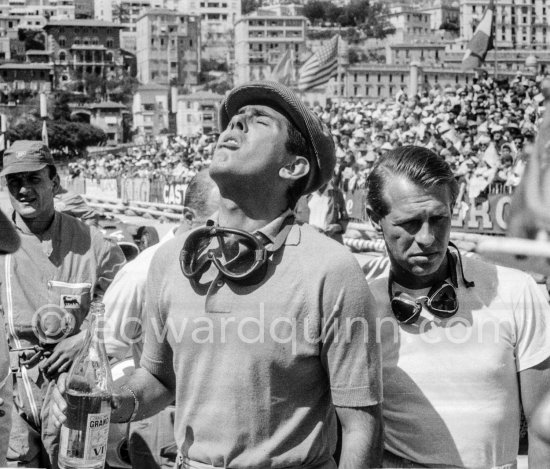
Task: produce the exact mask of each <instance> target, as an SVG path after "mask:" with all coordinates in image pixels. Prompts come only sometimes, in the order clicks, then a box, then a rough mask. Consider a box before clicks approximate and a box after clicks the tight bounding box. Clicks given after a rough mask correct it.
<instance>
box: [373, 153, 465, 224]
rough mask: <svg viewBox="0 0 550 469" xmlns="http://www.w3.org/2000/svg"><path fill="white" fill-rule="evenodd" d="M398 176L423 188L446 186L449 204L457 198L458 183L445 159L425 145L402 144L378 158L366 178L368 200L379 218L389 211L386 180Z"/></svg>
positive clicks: (452, 203)
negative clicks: (385, 195)
mask: <svg viewBox="0 0 550 469" xmlns="http://www.w3.org/2000/svg"><path fill="white" fill-rule="evenodd" d="M399 176H401V177H404V178H406V179H408V180H409V181H411V182H413V183H414V184H417V185H419V186H421V187H424V188H432V187H435V186H446V187H448V188H449V190H450V192H451V205H454V203H455V201H456V197H457V195H458V183H457V182H456V179H455V177H454V174H453V172H452V170H451V168H450V166H449V165H448V164H447V162H446V161H445V160H444V159H443V158H441V157H440V156H438V155H437V154H435V153H434V152H433V151H431V150H429V149H428V148H424V147H419V146H416V145H404V146H402V147H399V148H395V149H394V150H390V151H389V152H388V153H386V155H385V156H384V157H383V158H380V159H379V160H378V162H377V163H376V164H375V166H374V167H373V169H372V172H371V173H370V175H369V177H368V179H367V204H368V205H369V207H370V208H371V210H372V211H373V212H374V213H375V214H376V216H378V217H379V218H384V217H385V216H386V215H387V214H388V212H389V209H388V206H387V205H386V201H385V199H384V189H385V185H386V182H387V181H388V180H390V178H394V177H399Z"/></svg>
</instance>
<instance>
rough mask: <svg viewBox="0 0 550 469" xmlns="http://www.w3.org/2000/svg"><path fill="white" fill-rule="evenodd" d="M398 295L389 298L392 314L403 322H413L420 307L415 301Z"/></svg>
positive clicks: (418, 313)
mask: <svg viewBox="0 0 550 469" xmlns="http://www.w3.org/2000/svg"><path fill="white" fill-rule="evenodd" d="M398 295H399V294H397V295H396V296H394V297H393V298H392V300H391V309H392V311H393V314H394V316H395V317H396V319H397V320H398V321H399V322H401V323H403V324H413V323H414V322H416V320H417V319H418V316H419V315H420V310H421V309H422V307H421V306H420V305H419V304H418V303H416V302H415V301H411V300H408V299H406V298H400V297H399V296H398Z"/></svg>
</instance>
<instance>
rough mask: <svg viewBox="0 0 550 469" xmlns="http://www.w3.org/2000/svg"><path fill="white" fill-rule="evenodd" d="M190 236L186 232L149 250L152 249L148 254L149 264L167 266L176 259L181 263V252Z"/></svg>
mask: <svg viewBox="0 0 550 469" xmlns="http://www.w3.org/2000/svg"><path fill="white" fill-rule="evenodd" d="M188 234H189V232H185V233H182V234H179V235H176V236H175V237H173V238H170V239H165V240H162V241H161V242H160V243H159V244H156V245H155V246H152V247H151V248H149V249H151V251H149V252H148V253H147V256H148V257H149V263H150V264H151V265H158V264H159V263H160V264H161V265H165V266H167V265H168V264H169V263H171V262H173V261H174V259H176V260H177V261H178V262H179V256H180V251H181V249H182V248H183V243H184V242H185V240H186V239H187V236H188ZM152 248H154V249H152ZM143 254H145V252H144V253H143ZM140 255H141V254H140ZM138 257H139V256H138Z"/></svg>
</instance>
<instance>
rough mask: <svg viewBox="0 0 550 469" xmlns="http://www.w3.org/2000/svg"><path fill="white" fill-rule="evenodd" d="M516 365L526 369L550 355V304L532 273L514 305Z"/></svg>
mask: <svg viewBox="0 0 550 469" xmlns="http://www.w3.org/2000/svg"><path fill="white" fill-rule="evenodd" d="M514 319H515V325H516V343H515V354H516V368H517V371H518V372H519V371H523V370H526V369H528V368H532V367H534V366H536V365H538V364H539V363H541V362H543V361H544V360H545V359H546V358H548V357H549V356H550V305H549V304H548V300H547V298H546V297H545V295H544V293H543V292H542V291H541V289H540V288H539V287H538V286H537V284H536V283H535V281H534V280H533V279H532V278H531V277H530V276H529V277H527V278H526V282H525V284H524V286H523V289H522V290H521V293H520V294H519V296H518V301H517V302H516V303H515V305H514Z"/></svg>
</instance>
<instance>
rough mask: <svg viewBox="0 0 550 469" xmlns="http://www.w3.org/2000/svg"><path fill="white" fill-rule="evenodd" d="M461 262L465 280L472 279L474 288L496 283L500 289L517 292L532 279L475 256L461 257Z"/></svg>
mask: <svg viewBox="0 0 550 469" xmlns="http://www.w3.org/2000/svg"><path fill="white" fill-rule="evenodd" d="M462 262H463V264H464V275H465V276H466V279H468V280H471V278H472V279H473V280H474V282H475V283H476V286H482V285H486V284H487V283H493V282H495V281H497V282H498V284H499V286H500V287H503V288H505V289H506V288H509V287H511V288H515V291H516V292H517V289H518V288H520V287H521V286H522V285H523V284H524V283H525V282H527V281H528V280H530V279H532V277H531V276H530V275H529V274H528V273H526V272H523V271H521V270H518V269H514V268H512V267H506V266H502V265H498V264H494V263H492V262H489V261H486V260H484V259H482V258H480V257H479V256H476V255H473V256H472V255H468V254H466V255H463V256H462ZM457 267H458V266H457ZM470 277H471V278H470Z"/></svg>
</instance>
